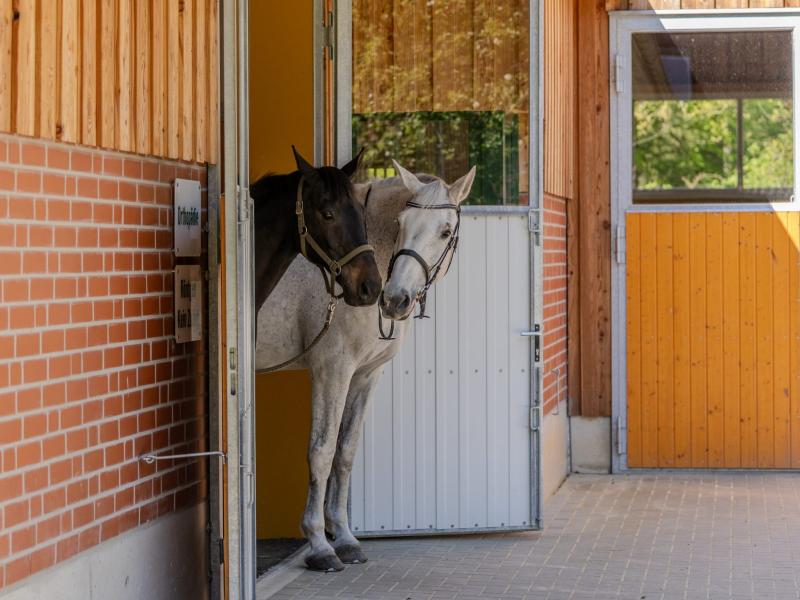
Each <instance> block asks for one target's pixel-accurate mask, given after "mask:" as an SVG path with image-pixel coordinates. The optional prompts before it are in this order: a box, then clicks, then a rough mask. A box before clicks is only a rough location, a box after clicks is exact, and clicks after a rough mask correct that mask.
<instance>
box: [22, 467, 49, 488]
mask: <svg viewBox="0 0 800 600" xmlns="http://www.w3.org/2000/svg"><path fill="white" fill-rule="evenodd" d="M43 487H47V467H40V468H38V469H34V470H32V471H28V472H27V473H25V493H26V494H30V493H31V492H35V491H37V490H40V489H42V488H43Z"/></svg>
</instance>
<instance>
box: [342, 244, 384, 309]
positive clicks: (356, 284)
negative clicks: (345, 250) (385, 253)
mask: <svg viewBox="0 0 800 600" xmlns="http://www.w3.org/2000/svg"><path fill="white" fill-rule="evenodd" d="M337 281H338V282H339V285H341V286H342V292H343V295H342V297H343V298H344V301H345V302H347V304H349V305H350V306H370V305H372V304H375V303H376V302H377V301H378V296H380V294H381V287H382V281H381V274H380V273H379V272H378V266H377V265H376V264H375V257H374V255H373V253H372V252H365V253H363V254H360V255H359V256H357V257H356V258H354V259H353V260H352V261H350V262H349V263H347V264H346V265H345V266H344V267H342V272H341V273H340V274H339V277H337Z"/></svg>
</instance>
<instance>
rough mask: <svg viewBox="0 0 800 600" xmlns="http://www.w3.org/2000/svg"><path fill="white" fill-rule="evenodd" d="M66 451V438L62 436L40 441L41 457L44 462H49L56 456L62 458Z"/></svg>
mask: <svg viewBox="0 0 800 600" xmlns="http://www.w3.org/2000/svg"><path fill="white" fill-rule="evenodd" d="M66 449H67V445H66V436H65V435H64V434H59V435H56V436H54V437H50V438H47V439H46V440H42V456H43V457H44V460H51V459H53V458H56V457H58V456H63V454H64V452H66Z"/></svg>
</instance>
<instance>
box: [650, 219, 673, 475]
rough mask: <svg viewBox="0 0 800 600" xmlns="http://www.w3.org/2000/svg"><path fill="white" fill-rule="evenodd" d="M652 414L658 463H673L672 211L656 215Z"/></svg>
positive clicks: (670, 465) (668, 465)
mask: <svg viewBox="0 0 800 600" xmlns="http://www.w3.org/2000/svg"><path fill="white" fill-rule="evenodd" d="M655 218H656V231H655V234H656V237H655V242H656V270H655V277H656V290H657V291H656V347H657V351H656V389H657V402H658V407H657V409H656V418H657V420H658V426H657V427H656V432H657V434H656V435H657V444H658V466H659V467H665V468H670V467H673V466H674V464H675V428H674V423H675V404H674V381H675V379H674V369H673V367H674V364H673V360H674V355H675V350H674V347H673V341H674V331H675V329H674V323H673V315H674V311H675V308H674V304H673V302H674V297H673V288H674V285H673V262H674V257H673V252H672V214H670V213H664V214H659V215H656V217H655Z"/></svg>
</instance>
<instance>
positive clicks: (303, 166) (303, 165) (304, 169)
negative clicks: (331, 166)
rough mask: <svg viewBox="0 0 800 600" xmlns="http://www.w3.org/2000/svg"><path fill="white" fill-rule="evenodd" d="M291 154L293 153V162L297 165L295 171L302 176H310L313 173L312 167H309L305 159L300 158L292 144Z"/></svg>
mask: <svg viewBox="0 0 800 600" xmlns="http://www.w3.org/2000/svg"><path fill="white" fill-rule="evenodd" d="M292 152H294V162H295V163H297V170H298V171H300V173H302V174H303V175H311V174H313V173H314V172H315V171H314V167H313V166H311V165H310V164H309V163H308V161H306V159H305V158H303V157H302V156H300V153H299V152H298V151H297V148H295V147H294V144H292Z"/></svg>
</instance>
